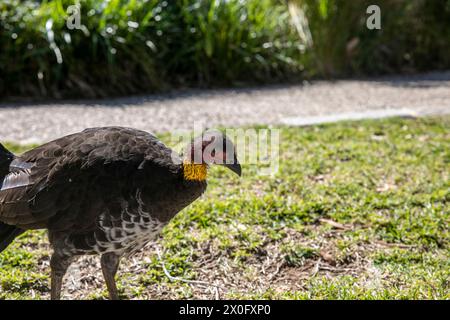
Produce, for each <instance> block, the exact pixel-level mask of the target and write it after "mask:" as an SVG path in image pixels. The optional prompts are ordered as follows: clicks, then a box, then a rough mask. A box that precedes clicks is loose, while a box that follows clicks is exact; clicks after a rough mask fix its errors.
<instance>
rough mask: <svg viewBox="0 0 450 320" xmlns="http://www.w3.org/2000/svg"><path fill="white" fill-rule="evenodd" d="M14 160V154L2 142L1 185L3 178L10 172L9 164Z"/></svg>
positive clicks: (0, 151)
mask: <svg viewBox="0 0 450 320" xmlns="http://www.w3.org/2000/svg"><path fill="white" fill-rule="evenodd" d="M13 160H14V154H12V153H11V152H9V151H8V150H7V149H6V148H5V147H4V146H3V145H2V144H1V143H0V186H1V182H2V181H3V178H4V177H5V176H6V175H7V174H8V173H9V165H10V164H11V162H12V161H13Z"/></svg>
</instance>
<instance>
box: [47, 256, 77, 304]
mask: <svg viewBox="0 0 450 320" xmlns="http://www.w3.org/2000/svg"><path fill="white" fill-rule="evenodd" d="M71 262H72V259H71V257H69V256H65V255H60V254H57V253H53V255H52V258H51V259H50V268H51V270H52V274H51V280H50V281H51V299H52V300H59V299H61V287H62V280H63V277H64V275H65V274H66V271H67V268H69V266H70V263H71Z"/></svg>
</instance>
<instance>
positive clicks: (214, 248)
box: [0, 116, 450, 299]
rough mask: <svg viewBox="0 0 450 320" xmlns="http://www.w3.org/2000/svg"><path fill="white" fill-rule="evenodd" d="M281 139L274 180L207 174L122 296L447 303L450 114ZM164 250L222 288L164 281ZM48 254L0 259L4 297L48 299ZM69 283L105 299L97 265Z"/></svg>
mask: <svg viewBox="0 0 450 320" xmlns="http://www.w3.org/2000/svg"><path fill="white" fill-rule="evenodd" d="M281 132H282V136H281V143H282V145H281V165H280V170H279V172H278V174H277V175H276V176H275V177H268V176H258V175H256V174H255V173H256V169H257V168H255V167H251V166H244V168H243V172H244V175H243V177H242V178H241V179H239V178H237V177H235V176H234V175H232V174H230V173H229V172H228V171H225V170H223V169H222V168H213V169H212V170H211V177H210V185H209V190H208V192H207V194H206V195H205V196H204V197H202V198H201V199H200V200H198V201H197V202H195V203H194V204H193V205H191V206H190V207H189V208H188V209H186V210H184V211H183V212H181V213H180V214H179V215H178V216H177V218H176V219H174V220H173V221H172V222H171V223H170V224H169V226H168V227H166V228H165V229H164V232H163V240H162V241H161V242H160V243H159V244H157V245H153V246H150V247H148V248H146V249H144V251H143V252H141V253H139V254H137V255H136V256H135V257H134V258H132V259H130V260H128V261H124V262H123V263H122V265H121V268H120V271H119V288H120V290H121V294H122V296H123V298H129V299H132V298H142V299H147V298H156V299H166V298H211V297H219V298H222V299H223V298H250V299H252V298H271V299H280V298H281V299H450V228H449V225H450V203H449V202H450V177H449V175H450V117H448V116H446V117H440V118H423V119H389V120H378V121H363V122H343V123H337V124H330V125H321V126H313V127H308V128H282V131H281ZM8 146H9V147H10V148H13V149H14V150H15V151H19V150H20V151H22V150H23V149H20V148H15V147H14V146H13V145H11V144H9V145H8ZM156 248H160V250H161V251H162V256H163V261H164V265H165V268H166V269H167V270H168V271H169V272H170V274H171V275H172V276H175V277H180V278H183V279H188V280H196V281H204V282H207V283H214V284H215V285H217V287H215V286H212V285H208V284H204V283H186V282H182V281H179V280H176V281H171V280H169V279H168V278H167V277H166V275H165V274H164V270H163V268H162V266H161V262H160V260H159V259H158V256H157V255H156V254H155V252H156V251H155V249H156ZM49 252H50V250H49V247H48V245H47V239H46V236H45V233H44V232H42V231H37V232H28V233H27V234H25V235H23V236H21V238H20V241H16V242H15V243H14V244H13V245H12V246H10V247H9V248H8V249H7V250H6V251H4V252H3V253H2V254H0V283H1V288H0V298H4V299H15V298H27V299H29V298H48V296H49V284H48V280H49V277H48V275H49V267H48V261H49ZM64 287H65V291H64V298H81V297H84V298H99V299H101V298H105V297H106V290H105V289H104V286H103V279H102V277H101V272H100V269H99V263H98V259H97V258H96V257H89V258H83V259H81V260H79V261H78V262H77V263H76V264H74V266H73V268H72V269H70V272H69V275H68V276H67V278H66V281H65V284H64Z"/></svg>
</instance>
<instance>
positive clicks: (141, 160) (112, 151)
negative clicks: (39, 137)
mask: <svg viewBox="0 0 450 320" xmlns="http://www.w3.org/2000/svg"><path fill="white" fill-rule="evenodd" d="M172 156H173V155H172V150H170V149H169V148H167V147H166V146H165V145H164V144H162V143H161V142H160V141H159V140H158V139H157V138H156V137H155V136H153V135H151V134H149V133H147V132H144V131H139V130H135V129H129V128H122V127H105V128H92V129H87V130H85V131H83V132H80V133H76V134H72V135H69V136H66V137H63V138H60V139H57V140H55V141H52V142H49V143H47V144H44V145H42V146H40V147H37V148H35V149H33V150H30V151H28V152H26V153H24V154H23V155H22V156H20V157H18V158H17V159H16V160H14V161H13V162H14V163H12V164H11V166H10V174H9V175H8V176H7V178H6V179H5V181H4V183H3V185H4V187H2V189H1V190H0V221H4V222H5V223H10V224H14V225H18V226H21V227H24V228H26V227H35V226H38V227H42V226H46V227H48V226H52V227H53V228H57V229H58V228H59V229H64V228H69V227H73V226H75V225H77V226H80V227H86V226H88V225H91V224H92V223H93V221H95V218H96V217H97V215H99V214H100V213H101V212H94V211H95V210H99V209H100V208H101V207H102V206H107V202H110V201H111V199H110V198H114V197H115V196H119V194H117V192H120V191H118V190H120V188H121V185H124V184H127V183H128V184H133V183H136V182H135V181H133V179H134V180H139V179H135V177H136V172H137V171H142V170H139V169H142V168H144V167H145V166H146V163H149V164H150V165H151V167H152V168H156V169H157V171H158V172H157V173H156V174H157V175H162V176H164V177H167V179H171V178H173V174H174V173H175V172H176V171H177V170H178V168H179V166H177V165H176V164H174V163H173V161H172ZM147 166H148V165H147ZM159 179H160V180H161V178H159ZM94 209H95V210H94Z"/></svg>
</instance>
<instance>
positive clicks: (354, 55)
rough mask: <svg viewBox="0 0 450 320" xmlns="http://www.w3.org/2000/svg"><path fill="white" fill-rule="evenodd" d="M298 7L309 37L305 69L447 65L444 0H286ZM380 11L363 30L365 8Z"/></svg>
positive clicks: (448, 18)
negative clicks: (374, 26) (375, 22)
mask: <svg viewBox="0 0 450 320" xmlns="http://www.w3.org/2000/svg"><path fill="white" fill-rule="evenodd" d="M290 2H291V3H293V4H296V5H297V6H298V7H299V8H301V9H302V10H304V12H305V16H306V18H307V21H308V25H309V30H310V33H311V36H312V46H311V48H310V50H309V51H308V54H309V63H308V64H307V69H308V70H309V71H310V73H311V74H313V75H320V76H346V75H367V74H386V73H393V72H417V71H428V70H433V69H445V68H449V67H450V54H449V53H450V0H435V1H425V0H377V1H371V0H358V1H348V0H291V1H290ZM372 4H376V5H378V6H379V7H380V9H381V30H369V29H368V28H367V27H366V20H367V17H368V16H369V15H368V14H367V13H366V9H367V7H368V6H369V5H372Z"/></svg>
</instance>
